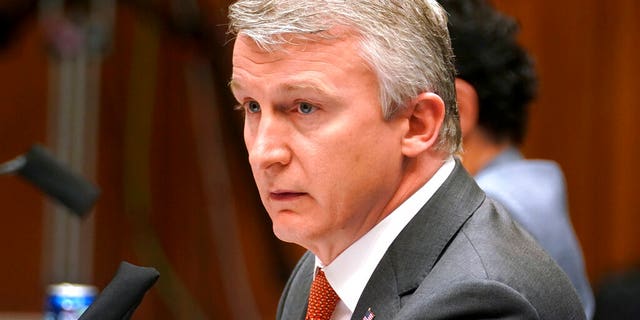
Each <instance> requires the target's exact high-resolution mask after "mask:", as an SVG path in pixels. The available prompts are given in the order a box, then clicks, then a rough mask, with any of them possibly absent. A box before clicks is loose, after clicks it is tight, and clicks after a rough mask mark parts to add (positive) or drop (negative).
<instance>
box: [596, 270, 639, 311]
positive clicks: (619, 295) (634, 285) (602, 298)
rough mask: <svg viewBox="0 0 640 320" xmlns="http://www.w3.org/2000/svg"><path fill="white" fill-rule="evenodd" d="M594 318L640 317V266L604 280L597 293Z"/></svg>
mask: <svg viewBox="0 0 640 320" xmlns="http://www.w3.org/2000/svg"><path fill="white" fill-rule="evenodd" d="M594 319H595V320H609V319H612V320H613V319H640V266H639V267H636V268H633V269H630V270H627V271H625V272H622V273H619V274H616V275H612V276H610V277H608V278H607V279H605V280H604V281H603V282H602V284H601V285H600V286H599V288H598V291H597V293H596V313H595V317H594Z"/></svg>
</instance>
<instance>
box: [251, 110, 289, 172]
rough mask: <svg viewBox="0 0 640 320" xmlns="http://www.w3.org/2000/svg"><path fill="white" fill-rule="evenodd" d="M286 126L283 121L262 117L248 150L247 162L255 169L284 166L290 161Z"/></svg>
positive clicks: (276, 118)
mask: <svg viewBox="0 0 640 320" xmlns="http://www.w3.org/2000/svg"><path fill="white" fill-rule="evenodd" d="M289 138H290V137H289V135H288V133H287V125H286V123H285V121H283V119H279V118H278V117H272V116H268V117H267V116H263V117H262V119H261V120H260V124H259V125H258V129H257V131H256V132H255V136H254V137H253V145H252V146H251V148H250V149H249V162H250V163H251V166H252V167H254V169H255V168H257V169H273V168H278V167H281V166H285V165H287V164H288V163H289V161H290V160H291V150H290V149H289V143H288V142H289V141H288V139H289Z"/></svg>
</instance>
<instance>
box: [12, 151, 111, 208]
mask: <svg viewBox="0 0 640 320" xmlns="http://www.w3.org/2000/svg"><path fill="white" fill-rule="evenodd" d="M12 173H17V174H18V175H20V176H22V177H23V178H25V179H27V180H28V181H30V182H31V183H33V184H34V185H35V186H36V187H38V188H40V189H41V190H42V191H43V192H44V193H46V194H48V195H49V196H51V197H53V198H54V199H56V200H58V201H59V202H60V203H61V204H63V205H64V206H66V207H67V208H69V209H70V210H71V211H73V212H75V213H76V214H78V215H79V216H83V215H84V214H86V213H87V212H88V211H89V210H90V209H91V208H92V207H93V204H94V203H95V201H96V200H97V198H98V196H99V195H100V189H98V187H96V186H95V185H94V184H92V183H91V182H89V181H87V180H86V179H85V178H83V177H82V176H80V175H78V174H76V173H74V172H72V171H71V170H69V169H68V168H67V167H65V166H64V165H63V164H61V163H60V162H58V161H57V160H56V159H55V158H54V157H53V156H52V155H51V154H50V153H49V152H48V151H47V150H45V149H44V148H43V147H42V146H39V145H34V146H32V147H31V149H30V150H29V151H28V152H27V154H25V155H21V156H19V157H17V158H15V159H13V160H11V161H9V162H6V163H3V164H0V175H2V174H12Z"/></svg>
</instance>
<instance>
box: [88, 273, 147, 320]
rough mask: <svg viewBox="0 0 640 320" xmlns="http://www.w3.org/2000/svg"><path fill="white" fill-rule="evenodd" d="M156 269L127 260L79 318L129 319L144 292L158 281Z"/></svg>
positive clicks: (91, 319) (95, 319)
mask: <svg viewBox="0 0 640 320" xmlns="http://www.w3.org/2000/svg"><path fill="white" fill-rule="evenodd" d="M158 277H160V274H159V273H158V271H156V269H154V268H149V267H139V266H135V265H133V264H130V263H128V262H126V261H122V262H121V263H120V267H119V268H118V272H117V273H116V275H115V276H114V277H113V279H112V280H111V282H109V284H108V285H107V286H106V287H105V288H104V290H103V291H102V293H100V295H98V297H97V298H96V300H95V301H94V302H93V303H92V304H91V305H90V306H89V308H87V310H86V311H85V312H84V313H83V314H82V316H80V318H79V319H78V320H128V319H130V318H131V315H133V312H134V311H135V310H136V308H137V307H138V305H139V304H140V302H142V298H143V297H144V294H145V293H146V292H147V291H148V290H149V289H150V288H151V287H152V286H153V285H154V284H155V283H156V281H157V280H158Z"/></svg>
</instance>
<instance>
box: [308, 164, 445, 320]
mask: <svg viewBox="0 0 640 320" xmlns="http://www.w3.org/2000/svg"><path fill="white" fill-rule="evenodd" d="M454 167H455V160H453V157H449V158H448V159H447V160H446V161H445V162H444V164H443V165H442V166H441V167H440V169H438V171H436V173H435V174H434V175H433V177H432V178H431V179H429V181H427V183H425V184H424V186H422V187H421V188H420V189H418V191H416V192H415V193H414V194H413V195H411V196H410V197H409V198H408V199H407V200H406V201H405V202H403V203H402V204H401V205H400V206H399V207H398V208H396V209H395V210H393V212H391V213H390V214H389V215H388V216H387V217H386V218H384V219H383V220H382V221H380V222H379V223H378V224H377V225H376V226H374V227H373V228H372V229H371V230H369V232H367V233H366V234H365V235H364V236H362V237H361V238H360V239H358V240H357V241H356V242H354V243H353V244H352V245H351V246H349V247H348V248H347V249H345V250H344V251H343V252H342V253H341V254H340V255H339V256H338V257H336V258H335V259H334V260H333V262H331V264H329V265H328V266H324V265H322V262H321V261H320V259H318V257H316V267H319V268H321V269H322V270H323V271H324V273H325V275H326V277H327V280H328V281H329V284H330V285H331V287H332V288H333V289H334V290H335V291H336V293H337V294H338V296H339V297H340V301H339V302H338V305H337V306H336V309H335V311H334V313H333V316H332V317H331V319H332V320H348V319H350V318H351V316H352V314H353V311H354V310H355V308H356V305H357V303H358V300H359V299H360V295H362V291H363V290H364V287H365V286H366V285H367V282H368V281H369V278H370V277H371V275H372V274H373V271H374V270H375V268H376V266H377V265H378V263H379V262H380V260H381V259H382V256H383V255H384V253H385V252H386V251H387V249H388V248H389V246H390V245H391V243H392V242H393V240H395V238H396V237H397V236H398V234H400V232H401V231H402V229H404V227H405V226H406V225H407V224H408V223H409V221H411V219H412V218H413V217H414V216H415V215H416V214H417V213H418V211H419V210H420V208H422V207H423V206H424V205H425V203H427V201H429V199H430V198H431V196H433V194H434V193H435V192H436V190H438V188H440V186H441V185H442V184H443V183H444V181H445V180H446V179H447V178H448V177H449V175H450V174H451V172H452V171H453V168H454ZM316 270H317V268H316Z"/></svg>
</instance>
